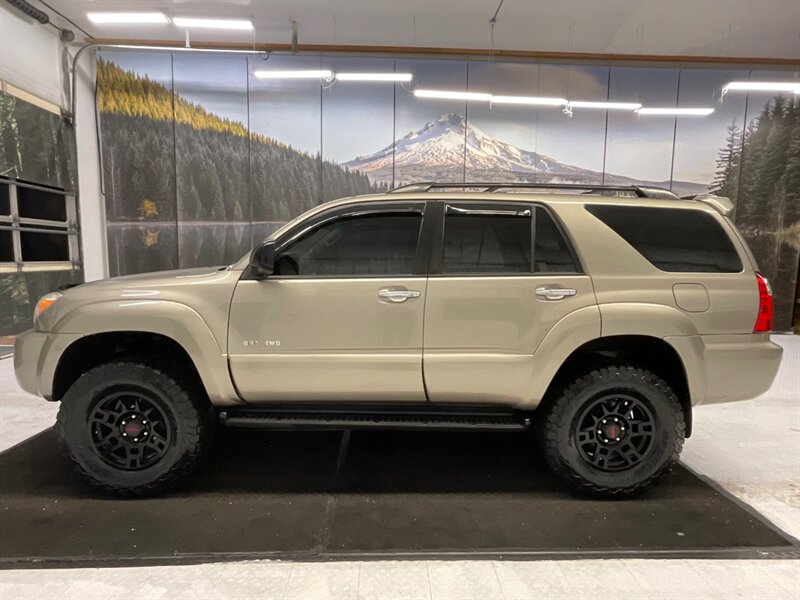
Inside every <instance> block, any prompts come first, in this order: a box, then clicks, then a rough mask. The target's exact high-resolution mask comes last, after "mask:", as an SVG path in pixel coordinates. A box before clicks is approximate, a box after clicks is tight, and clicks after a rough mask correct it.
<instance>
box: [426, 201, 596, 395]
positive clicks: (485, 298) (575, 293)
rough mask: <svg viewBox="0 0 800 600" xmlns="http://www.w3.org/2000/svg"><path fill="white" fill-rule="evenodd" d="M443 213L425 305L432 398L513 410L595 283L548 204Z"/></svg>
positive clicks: (456, 205) (459, 205)
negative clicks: (553, 333)
mask: <svg viewBox="0 0 800 600" xmlns="http://www.w3.org/2000/svg"><path fill="white" fill-rule="evenodd" d="M439 212H440V213H443V215H442V216H441V218H442V219H443V223H442V227H441V228H440V230H439V231H438V239H434V245H433V249H432V257H431V269H430V277H429V280H428V290H427V298H426V304H425V332H424V338H425V341H424V350H423V370H424V374H425V383H426V389H427V392H428V398H429V400H431V401H432V402H499V403H506V404H515V403H519V402H521V401H523V400H524V399H525V398H526V397H527V396H528V395H529V394H530V389H531V384H532V381H533V377H535V371H536V364H535V361H534V360H533V354H534V352H535V350H536V348H537V347H538V345H539V343H540V342H541V341H542V339H543V338H544V336H545V335H546V334H547V332H548V331H550V329H551V328H552V327H553V325H554V324H555V323H557V322H558V321H559V320H560V319H561V318H563V317H564V316H566V315H567V314H569V313H570V312H572V311H574V310H577V309H579V308H582V307H585V306H590V305H593V304H595V299H594V291H593V289H592V283H591V280H590V278H589V276H588V275H586V274H584V273H583V272H582V271H581V268H580V265H579V264H578V261H577V259H576V257H575V254H574V252H573V251H572V249H571V247H570V245H569V244H568V242H567V239H566V237H565V236H564V235H563V233H562V231H561V229H560V226H559V225H558V224H557V222H556V220H555V217H554V216H553V215H552V214H551V212H550V211H549V210H548V209H547V208H545V207H544V206H541V205H535V204H525V203H520V202H509V203H508V204H499V203H496V202H492V203H480V202H446V203H443V206H442V207H440V211H439Z"/></svg>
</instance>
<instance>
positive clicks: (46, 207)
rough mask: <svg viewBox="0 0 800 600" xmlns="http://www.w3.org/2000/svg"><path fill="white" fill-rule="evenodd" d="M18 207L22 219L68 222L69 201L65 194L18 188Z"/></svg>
mask: <svg viewBox="0 0 800 600" xmlns="http://www.w3.org/2000/svg"><path fill="white" fill-rule="evenodd" d="M17 207H18V208H19V216H20V218H21V219H44V220H47V221H66V220H67V199H66V197H65V196H64V195H63V194H57V193H54V192H48V191H45V190H37V189H34V188H25V187H17Z"/></svg>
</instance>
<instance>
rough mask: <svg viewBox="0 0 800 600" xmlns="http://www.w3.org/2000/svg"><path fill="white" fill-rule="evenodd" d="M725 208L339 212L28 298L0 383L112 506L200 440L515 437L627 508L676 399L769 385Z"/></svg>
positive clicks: (753, 302)
mask: <svg viewBox="0 0 800 600" xmlns="http://www.w3.org/2000/svg"><path fill="white" fill-rule="evenodd" d="M731 210H732V204H731V203H730V201H729V200H727V199H725V198H718V197H715V196H700V197H696V198H694V199H680V198H678V197H676V196H674V195H673V194H671V193H670V192H667V191H665V190H658V189H644V188H639V187H619V188H618V187H592V186H589V187H587V186H570V185H556V184H543V185H536V184H484V183H475V184H464V185H461V184H458V185H454V184H415V185H412V186H405V187H402V188H399V189H397V190H394V191H392V192H390V193H387V194H383V195H373V196H363V197H356V198H346V199H343V200H337V201H334V202H329V203H327V204H323V205H321V206H318V207H317V208H315V209H313V210H311V211H309V212H307V213H306V214H304V215H302V216H301V217H299V218H297V219H296V220H294V221H292V222H291V223H288V224H287V225H285V226H284V227H282V228H281V229H280V230H278V231H277V232H276V233H275V234H274V235H273V236H272V237H270V238H269V239H267V240H266V241H264V242H262V243H261V244H260V245H259V246H257V247H256V249H255V250H254V251H253V252H252V254H251V255H250V256H246V257H244V258H242V259H241V260H240V261H239V262H237V263H236V264H234V265H231V266H228V267H222V268H203V269H191V270H184V271H174V272H166V273H156V274H148V275H136V276H130V277H119V278H115V279H110V280H106V281H101V282H96V283H90V284H85V285H80V286H77V287H74V288H71V289H68V290H65V291H62V292H58V293H54V294H48V295H47V296H45V297H44V298H42V299H41V300H40V301H39V304H38V305H37V307H36V316H35V329H34V330H32V331H29V332H27V333H25V334H23V335H21V336H19V337H18V338H17V342H16V350H15V368H16V374H17V378H18V380H19V382H20V385H21V386H22V388H23V389H25V390H27V391H29V392H31V393H34V394H38V395H41V396H43V397H45V398H47V399H48V400H54V401H60V402H61V409H60V412H59V417H58V424H57V428H58V431H59V433H60V435H61V438H62V439H63V441H64V446H65V448H66V451H67V453H68V455H69V457H70V459H71V461H72V462H73V464H74V466H75V467H76V469H77V472H78V473H79V474H80V475H81V476H82V477H83V478H84V479H85V480H86V481H87V482H89V483H90V484H93V485H95V486H98V487H100V488H102V489H103V490H105V491H107V492H109V493H113V494H118V495H127V496H132V495H143V494H148V493H154V492H156V491H159V490H162V489H164V488H165V487H167V486H168V485H170V484H173V483H174V482H176V481H177V480H178V479H179V478H181V477H183V476H184V475H185V474H187V473H188V472H189V471H191V470H192V469H193V468H194V467H195V466H196V464H197V463H198V461H199V459H200V458H201V457H202V455H203V454H204V452H205V450H206V449H207V448H208V446H209V442H210V440H211V438H212V435H211V434H212V432H213V430H214V429H215V428H216V427H218V426H225V427H247V428H264V429H274V428H301V427H307V428H313V429H319V428H363V427H379V428H415V429H419V428H424V429H448V430H453V429H457V430H458V429H460V430H469V431H473V430H495V431H496V430H508V431H513V430H524V429H531V430H532V431H533V435H535V436H537V437H538V439H539V440H540V441H541V446H542V452H543V454H544V456H545V457H546V459H547V462H548V464H549V465H550V467H551V468H552V469H553V471H554V472H555V473H556V474H557V475H558V476H559V477H560V478H561V479H562V480H564V481H565V482H566V483H567V484H568V485H570V486H571V487H572V488H574V489H576V490H578V491H583V492H589V493H594V494H600V495H605V496H620V495H624V494H630V493H633V492H636V491H639V490H641V489H643V488H645V487H646V486H648V485H649V484H651V483H652V482H654V481H655V480H656V479H657V478H658V477H659V476H660V475H662V474H663V473H664V472H665V471H666V470H667V469H668V468H669V467H670V465H671V464H672V463H673V462H674V461H675V460H676V459H677V458H678V455H679V453H680V451H681V447H682V445H683V442H684V438H685V437H687V436H689V435H690V432H691V421H692V407H693V406H697V405H699V404H711V403H715V402H727V401H732V400H744V399H747V398H753V397H755V396H757V395H759V394H761V393H762V392H764V391H765V390H767V388H768V387H769V386H770V384H771V382H772V380H773V378H774V377H775V374H776V372H777V369H778V365H779V363H780V358H781V349H780V347H779V346H777V345H775V344H773V343H772V342H770V334H769V331H770V329H771V326H772V295H771V291H770V287H769V284H768V283H767V281H766V279H764V277H762V276H761V275H760V274H759V273H758V271H757V267H756V264H755V261H754V259H753V256H752V255H751V253H750V251H749V249H748V248H747V246H746V244H745V243H744V241H743V240H742V238H741V236H740V235H739V234H738V233H737V231H736V229H735V228H734V226H733V224H732V223H731V221H730V219H729V218H728V215H729V213H730V212H731ZM498 458H499V457H498Z"/></svg>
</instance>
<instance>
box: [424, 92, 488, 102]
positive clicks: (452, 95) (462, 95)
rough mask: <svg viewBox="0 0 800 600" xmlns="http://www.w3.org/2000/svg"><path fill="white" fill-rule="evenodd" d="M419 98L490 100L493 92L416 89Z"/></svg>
mask: <svg viewBox="0 0 800 600" xmlns="http://www.w3.org/2000/svg"><path fill="white" fill-rule="evenodd" d="M414 95H415V96H416V97H417V98H440V99H442V100H479V101H483V102H489V101H490V100H491V99H492V95H491V94H484V93H482V92H448V91H444V90H414Z"/></svg>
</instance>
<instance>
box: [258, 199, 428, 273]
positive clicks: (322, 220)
mask: <svg viewBox="0 0 800 600" xmlns="http://www.w3.org/2000/svg"><path fill="white" fill-rule="evenodd" d="M428 204H429V203H427V202H425V201H416V202H414V201H412V202H409V201H402V202H369V203H367V202H363V203H362V202H359V203H353V204H346V205H342V206H338V207H335V208H332V209H330V210H328V211H324V212H321V213H319V214H317V215H314V216H313V217H311V218H310V219H308V220H305V221H303V222H301V223H298V224H297V226H296V227H293V228H292V229H290V230H289V231H287V232H285V233H284V234H283V235H282V236H281V237H280V238H278V239H277V240H275V258H276V259H277V258H278V257H279V256H280V254H281V252H282V251H283V250H284V249H286V248H287V247H288V246H289V245H290V244H292V243H293V242H295V241H297V240H299V239H300V238H301V237H303V236H304V235H306V234H308V233H311V232H312V231H313V230H315V229H317V228H318V227H321V226H323V225H326V224H328V223H330V222H332V221H336V220H338V219H347V218H352V217H361V216H366V215H375V214H418V215H419V216H420V227H419V234H418V237H417V245H416V249H415V251H414V266H413V269H412V271H413V272H412V273H404V274H391V273H377V274H374V275H369V274H360V275H355V274H351V275H340V274H331V275H270V276H269V277H267V280H270V279H273V280H285V281H296V280H327V279H331V280H335V279H410V278H419V277H425V276H426V275H427V265H428V254H429V250H428V248H429V244H426V242H425V239H426V236H425V232H426V214H427V213H426V209H427V206H428ZM427 220H428V221H429V220H430V219H427Z"/></svg>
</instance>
